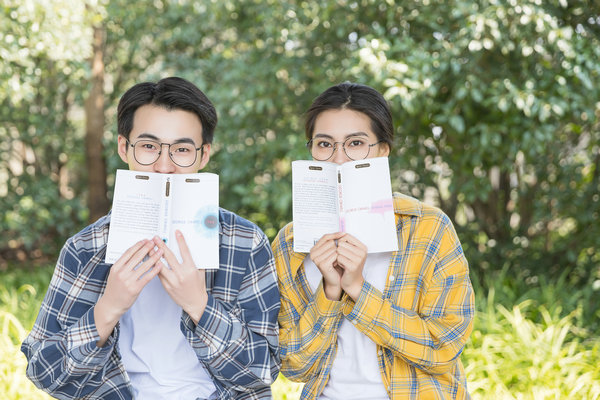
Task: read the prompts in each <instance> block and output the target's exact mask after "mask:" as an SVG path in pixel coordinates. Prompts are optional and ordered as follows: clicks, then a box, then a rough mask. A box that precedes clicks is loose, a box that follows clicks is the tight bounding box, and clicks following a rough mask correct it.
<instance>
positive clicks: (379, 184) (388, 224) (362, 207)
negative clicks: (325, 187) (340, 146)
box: [340, 157, 398, 253]
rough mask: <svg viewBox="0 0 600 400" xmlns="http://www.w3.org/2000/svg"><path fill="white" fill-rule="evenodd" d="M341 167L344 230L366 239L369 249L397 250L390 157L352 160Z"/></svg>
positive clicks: (378, 250)
mask: <svg viewBox="0 0 600 400" xmlns="http://www.w3.org/2000/svg"><path fill="white" fill-rule="evenodd" d="M340 168H341V175H342V178H341V181H342V182H341V185H342V197H341V202H340V203H341V205H342V207H341V211H340V225H341V227H342V231H344V232H348V233H350V234H351V235H353V236H355V237H356V238H357V239H358V240H360V241H361V242H362V243H364V244H365V245H366V246H367V248H368V252H369V253H378V252H383V251H397V250H398V238H397V233H396V222H395V217H394V203H393V198H392V186H391V180H390V169H389V165H388V159H387V157H377V158H367V159H364V160H359V161H351V162H347V163H344V164H342V165H341V166H340Z"/></svg>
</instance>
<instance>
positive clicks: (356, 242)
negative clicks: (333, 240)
mask: <svg viewBox="0 0 600 400" xmlns="http://www.w3.org/2000/svg"><path fill="white" fill-rule="evenodd" d="M339 241H341V242H343V243H344V242H345V243H350V244H351V245H353V246H356V247H358V248H359V249H361V250H364V251H365V252H366V251H367V246H366V245H365V244H364V243H363V242H361V241H360V240H358V239H357V238H356V237H354V236H352V235H351V234H349V233H345V234H344V236H343V237H341V238H340V240H339Z"/></svg>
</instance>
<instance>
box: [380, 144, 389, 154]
mask: <svg viewBox="0 0 600 400" xmlns="http://www.w3.org/2000/svg"><path fill="white" fill-rule="evenodd" d="M389 155H390V145H389V144H387V143H385V142H382V143H379V153H378V157H387V156H389Z"/></svg>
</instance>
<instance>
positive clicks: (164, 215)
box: [159, 177, 172, 243]
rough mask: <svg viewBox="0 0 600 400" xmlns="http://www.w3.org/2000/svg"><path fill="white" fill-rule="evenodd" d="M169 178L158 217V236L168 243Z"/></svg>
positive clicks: (168, 178) (170, 194) (169, 221)
mask: <svg viewBox="0 0 600 400" xmlns="http://www.w3.org/2000/svg"><path fill="white" fill-rule="evenodd" d="M171 197H172V188H171V177H167V178H166V181H165V185H164V192H163V196H162V204H161V216H160V219H161V221H160V232H159V236H160V238H161V239H162V241H163V242H165V243H168V241H169V233H170V232H171Z"/></svg>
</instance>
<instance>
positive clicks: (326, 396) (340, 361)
mask: <svg viewBox="0 0 600 400" xmlns="http://www.w3.org/2000/svg"><path fill="white" fill-rule="evenodd" d="M391 256H392V253H391V252H384V253H369V254H368V255H367V259H366V261H365V266H364V268H363V277H364V279H365V281H367V282H369V283H370V284H371V285H372V286H373V287H375V288H377V289H379V290H380V291H381V292H383V290H384V289H385V282H386V277H387V271H388V268H389V265H390V259H391ZM304 272H305V274H306V278H307V280H308V284H309V286H310V288H311V290H312V291H313V293H314V291H315V290H316V289H317V287H318V286H319V283H320V282H321V280H322V278H323V275H322V274H321V271H319V269H318V268H317V266H316V265H315V263H313V262H312V260H311V259H310V255H307V256H306V258H305V259H304ZM337 341H338V347H337V353H336V355H335V358H334V360H333V365H332V367H331V372H330V374H329V380H328V381H327V384H326V385H325V388H324V389H323V393H321V395H320V396H319V397H318V399H319V400H333V399H347V400H386V399H389V396H388V393H387V391H386V389H385V385H384V384H383V381H382V379H381V373H380V371H379V364H378V361H377V347H376V345H375V342H373V341H372V340H371V339H370V338H369V337H367V336H366V335H364V334H363V333H362V332H360V331H359V330H358V329H357V328H356V327H355V326H354V325H353V324H352V323H350V321H348V320H347V319H346V318H343V320H342V323H341V325H340V328H339V330H338V333H337Z"/></svg>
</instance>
